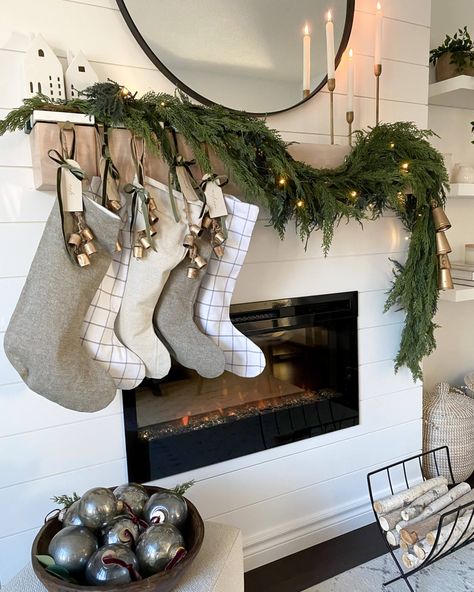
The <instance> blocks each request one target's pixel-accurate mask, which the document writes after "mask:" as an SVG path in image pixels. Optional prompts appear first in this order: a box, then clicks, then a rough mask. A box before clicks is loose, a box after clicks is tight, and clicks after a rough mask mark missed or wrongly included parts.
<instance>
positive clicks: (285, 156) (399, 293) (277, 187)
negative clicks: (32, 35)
mask: <svg viewBox="0 0 474 592" xmlns="http://www.w3.org/2000/svg"><path fill="white" fill-rule="evenodd" d="M34 109H48V110H58V111H72V112H79V113H85V114H89V115H93V116H95V118H96V121H97V122H98V123H103V124H107V125H109V126H123V127H125V128H127V129H129V130H130V131H131V132H132V133H134V134H135V135H137V136H139V137H142V138H144V139H145V141H146V143H147V145H148V147H149V149H150V150H152V151H154V152H160V153H161V154H162V156H163V158H164V159H165V160H166V161H167V162H168V164H169V165H170V166H171V167H172V166H173V165H174V156H175V153H174V146H173V139H172V135H173V134H175V133H177V134H181V135H182V136H183V138H184V139H185V140H186V142H187V143H188V145H189V146H190V148H191V150H192V152H193V154H194V157H195V159H196V161H197V163H198V164H199V166H200V168H201V169H202V171H203V172H205V173H212V170H211V165H210V162H209V157H208V149H210V150H212V151H213V152H214V153H215V155H216V156H217V157H218V158H219V159H220V160H221V161H222V162H223V163H224V165H225V167H226V169H227V173H228V175H229V177H230V178H231V179H232V181H233V182H234V183H235V184H237V185H238V186H239V187H240V189H241V190H242V192H243V193H244V194H245V195H246V196H247V198H248V199H249V201H257V202H259V203H260V204H262V205H263V206H265V207H266V208H267V210H268V212H269V215H270V221H271V224H272V225H273V227H274V228H275V230H276V231H277V232H278V234H279V235H280V237H281V238H283V237H284V234H285V231H286V228H287V226H288V224H289V223H290V222H291V221H292V220H293V221H294V223H295V225H296V229H297V232H298V234H299V235H300V237H301V238H302V240H304V241H307V240H308V238H309V236H310V235H311V233H312V232H314V231H318V230H320V231H321V232H322V247H323V250H324V253H325V254H326V253H327V252H328V250H329V247H330V245H331V240H332V237H333V233H334V228H335V226H336V225H337V224H338V223H339V222H340V221H341V220H342V219H346V220H350V219H355V220H357V221H359V222H362V221H363V220H366V219H376V218H378V217H379V216H381V215H382V214H383V212H384V210H391V211H393V212H394V213H395V214H396V215H397V216H398V217H399V218H400V220H401V221H402V223H403V225H404V227H405V229H406V231H407V232H409V233H411V241H410V246H409V251H408V256H407V260H406V263H405V264H404V265H402V264H400V263H398V262H394V266H395V268H394V279H393V283H392V287H391V289H390V291H389V293H388V299H387V303H386V310H388V309H389V308H391V307H392V306H397V307H399V308H401V309H403V310H404V311H405V312H406V320H405V326H404V329H403V333H402V339H401V344H400V350H399V352H398V355H397V358H396V360H395V366H396V368H399V367H400V366H407V367H408V368H409V369H410V370H411V372H412V374H413V376H414V378H421V377H422V374H421V369H420V362H421V360H422V358H423V357H425V356H427V355H429V354H430V353H431V352H432V351H433V349H434V347H435V339H434V329H435V325H434V323H433V316H434V314H435V312H436V308H437V301H438V288H437V269H438V268H437V258H436V246H435V228H434V225H433V221H432V218H431V205H432V204H433V203H435V204H436V205H444V203H445V198H446V194H445V191H446V188H447V186H448V176H447V173H446V169H445V166H444V163H443V159H442V156H441V154H440V153H439V152H438V151H437V150H435V149H434V148H433V147H432V146H431V145H430V144H429V142H428V139H429V138H430V136H432V135H433V132H431V131H423V130H419V129H418V128H417V127H416V126H415V125H414V124H413V123H409V122H398V123H392V124H382V125H378V126H376V127H374V128H372V129H370V130H368V131H358V132H355V134H354V136H355V142H354V148H353V150H352V152H351V153H350V154H349V155H348V156H347V157H346V159H345V161H344V163H343V164H342V165H341V166H339V167H338V168H336V169H315V168H313V167H311V166H309V165H307V164H305V163H303V162H299V161H297V160H294V159H293V158H292V157H291V156H290V155H289V153H288V152H287V150H286V148H287V144H285V142H283V141H282V139H281V138H280V136H279V135H278V133H277V132H276V131H275V130H272V129H269V128H268V127H267V125H266V123H265V121H263V120H262V119H257V118H255V117H252V116H249V115H247V114H245V113H241V112H236V111H231V110H229V109H226V108H224V107H221V106H218V105H212V106H203V105H197V104H195V103H192V102H191V101H189V99H188V98H187V97H186V96H185V95H183V94H182V93H180V92H179V91H177V94H176V96H171V95H168V94H164V93H154V92H149V93H147V94H145V95H144V96H143V97H141V98H137V97H136V94H131V93H130V92H128V91H127V89H125V88H124V87H122V86H120V85H119V84H117V83H116V82H112V81H109V82H105V83H97V84H94V85H93V86H91V87H90V88H88V89H87V90H86V91H84V92H83V93H82V94H81V97H80V98H78V99H75V100H73V101H52V100H50V99H48V98H47V97H45V96H44V95H37V96H35V97H32V98H29V99H25V101H24V104H23V106H22V107H19V108H18V109H15V110H13V111H12V112H11V113H9V114H8V115H7V116H6V118H5V119H4V120H3V121H0V135H2V134H4V133H5V132H6V131H14V130H16V129H21V128H22V127H24V126H25V125H26V123H27V121H28V120H29V118H30V116H31V114H32V112H33V110H34Z"/></svg>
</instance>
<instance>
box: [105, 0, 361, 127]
mask: <svg viewBox="0 0 474 592" xmlns="http://www.w3.org/2000/svg"><path fill="white" fill-rule="evenodd" d="M116 2H117V5H118V7H119V10H120V12H121V13H122V16H123V18H124V20H125V22H126V23H127V26H128V28H129V29H130V31H131V33H132V35H133V36H134V37H135V40H136V41H137V42H138V45H139V46H140V47H141V48H142V50H143V51H144V52H145V54H146V55H147V56H148V58H149V60H150V61H151V62H152V63H153V64H154V65H155V66H156V67H157V68H158V70H159V71H160V72H161V73H162V74H164V75H165V76H166V78H168V80H170V81H171V82H172V83H173V84H175V85H176V86H177V87H178V88H180V89H181V90H182V91H183V92H185V93H186V94H187V95H189V96H190V97H192V98H193V99H196V101H199V102H200V103H202V104H203V105H216V104H218V103H216V102H215V101H211V100H210V99H207V98H206V97H204V96H202V95H200V94H199V93H197V92H196V91H194V90H193V89H192V88H190V87H189V86H187V85H186V84H184V82H182V81H181V80H180V79H179V78H177V77H176V76H175V75H174V74H173V72H171V70H169V69H168V68H167V67H166V66H165V65H164V64H163V62H162V61H161V60H159V58H158V56H157V55H156V54H155V52H154V51H153V50H152V49H151V47H150V46H149V45H148V43H147V42H146V41H145V39H144V38H143V36H142V34H141V33H140V31H139V30H138V27H137V26H136V24H135V22H134V20H133V19H132V17H131V15H130V13H129V11H128V8H127V7H126V5H125V0H116ZM354 11H355V0H347V11H346V22H345V24H344V31H343V33H342V39H341V43H340V45H339V48H338V50H337V53H336V68H337V67H338V66H339V63H340V61H341V58H342V55H343V53H344V51H345V50H346V47H347V44H348V42H349V37H350V35H351V32H352V24H353V22H354ZM327 81H328V78H327V76H325V77H324V78H323V79H322V80H321V82H320V83H319V84H318V86H317V87H316V88H315V89H314V90H313V91H312V92H311V93H310V94H309V95H308V96H307V97H305V98H304V99H302V100H301V101H299V102H298V103H295V104H294V105H292V106H291V107H286V108H285V109H279V110H278V111H268V112H264V113H254V112H250V111H245V112H246V113H248V114H249V115H255V116H257V117H265V116H267V115H275V114H277V113H284V112H285V111H289V110H290V109H294V108H295V107H299V106H300V105H303V103H306V101H309V100H310V99H311V98H312V97H314V95H315V94H316V93H317V92H319V91H320V90H321V89H322V88H323V87H324V86H325V85H326V84H327ZM232 111H236V109H232ZM242 111H244V110H243V109H242Z"/></svg>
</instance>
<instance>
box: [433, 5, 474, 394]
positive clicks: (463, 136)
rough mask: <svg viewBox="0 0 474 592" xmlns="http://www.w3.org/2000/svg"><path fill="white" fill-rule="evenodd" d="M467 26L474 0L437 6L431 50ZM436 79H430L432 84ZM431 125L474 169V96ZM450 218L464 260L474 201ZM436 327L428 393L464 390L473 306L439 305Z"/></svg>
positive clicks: (473, 344)
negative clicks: (440, 385)
mask: <svg viewBox="0 0 474 592" xmlns="http://www.w3.org/2000/svg"><path fill="white" fill-rule="evenodd" d="M465 25H467V27H468V30H469V31H470V33H471V35H474V10H473V2H472V0H451V2H449V3H448V2H444V1H443V0H433V9H432V21H431V45H430V47H432V48H433V47H437V46H438V45H439V44H440V43H442V42H443V41H444V38H445V35H446V34H449V35H451V36H452V35H453V34H454V33H455V32H456V31H457V29H460V28H462V27H464V26H465ZM433 74H434V73H432V78H433V79H434V75H433ZM428 113H429V115H428V125H429V127H430V128H431V129H433V130H434V131H435V132H436V133H437V134H438V135H439V138H435V139H434V140H433V144H434V145H435V146H436V147H437V148H438V149H439V150H440V151H441V152H443V153H450V154H452V162H453V163H456V162H467V163H470V164H471V165H472V166H474V144H471V140H474V134H473V133H472V132H471V124H470V122H471V121H473V120H474V96H473V99H472V108H471V109H454V108H452V107H439V106H435V105H430V107H429V110H428ZM446 213H447V214H448V216H449V219H450V220H451V223H452V228H451V229H450V230H449V232H448V233H447V237H448V239H449V242H450V243H451V246H452V248H453V252H452V254H451V260H452V261H462V260H463V259H464V245H465V244H466V243H472V242H474V228H473V224H472V221H473V216H474V196H473V197H471V198H467V199H456V198H453V199H448V203H447V206H446ZM435 320H436V323H437V324H438V325H440V328H439V329H438V330H437V331H436V339H437V342H438V348H437V349H436V351H435V352H434V353H433V354H432V355H431V356H430V357H429V358H428V359H427V360H426V362H425V366H424V367H425V387H426V389H432V388H433V387H434V385H435V384H436V383H437V382H440V381H447V382H450V383H452V384H463V383H464V378H463V377H464V376H465V374H467V373H468V372H472V371H474V302H460V303H454V302H440V304H439V308H438V314H437V316H436V319H435Z"/></svg>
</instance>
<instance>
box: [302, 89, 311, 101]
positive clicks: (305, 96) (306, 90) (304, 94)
mask: <svg viewBox="0 0 474 592" xmlns="http://www.w3.org/2000/svg"><path fill="white" fill-rule="evenodd" d="M310 94H311V91H310V90H309V88H305V89H304V90H303V99H307V98H308V97H309V95H310Z"/></svg>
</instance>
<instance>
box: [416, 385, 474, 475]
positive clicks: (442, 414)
mask: <svg viewBox="0 0 474 592" xmlns="http://www.w3.org/2000/svg"><path fill="white" fill-rule="evenodd" d="M423 419H424V421H423V427H424V430H423V431H424V433H423V449H424V450H432V449H433V448H437V447H438V446H448V448H449V452H450V456H451V463H452V467H453V474H454V480H455V482H456V483H460V482H461V481H465V480H466V479H468V478H469V477H470V476H471V475H472V473H473V472H474V400H473V399H470V398H469V397H466V396H465V395H463V394H462V393H459V392H456V391H455V390H453V389H451V387H450V386H449V384H447V383H445V382H442V383H440V384H438V385H437V387H436V389H435V391H434V392H433V393H431V394H429V395H428V396H427V397H426V398H425V400H424V409H423ZM425 458H426V461H425V465H424V471H425V476H426V477H427V478H431V477H436V476H437V475H438V474H441V475H444V476H445V477H447V478H448V479H449V477H450V475H449V467H448V464H447V461H446V460H445V461H443V459H439V461H438V466H437V467H436V466H435V463H434V459H433V457H432V456H431V455H428V456H427V457H425Z"/></svg>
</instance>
